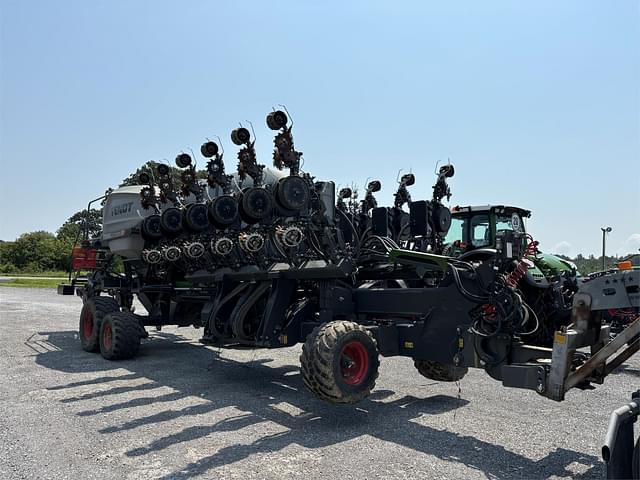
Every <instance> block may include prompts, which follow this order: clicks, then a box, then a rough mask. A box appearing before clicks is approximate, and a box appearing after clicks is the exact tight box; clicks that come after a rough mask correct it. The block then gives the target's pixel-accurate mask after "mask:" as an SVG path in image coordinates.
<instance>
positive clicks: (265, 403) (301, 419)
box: [36, 331, 604, 480]
mask: <svg viewBox="0 0 640 480" xmlns="http://www.w3.org/2000/svg"><path fill="white" fill-rule="evenodd" d="M40 335H43V336H48V342H49V343H51V344H52V345H53V346H55V347H56V349H52V350H51V351H46V352H43V353H40V354H39V355H38V356H37V359H36V361H37V363H38V364H39V365H42V366H44V367H47V368H50V369H55V370H59V371H63V372H69V373H98V374H99V373H100V372H102V371H111V370H113V369H114V368H123V369H126V370H128V371H129V372H130V373H128V374H124V375H122V376H114V375H109V374H104V375H100V376H98V377H97V378H92V379H90V380H86V381H76V382H72V383H69V384H67V385H62V386H57V387H53V388H52V390H63V389H66V388H72V387H78V386H85V385H94V384H95V385H98V384H99V385H101V386H103V387H104V386H105V384H108V383H109V382H112V381H121V380H133V379H144V380H145V381H146V383H144V384H142V385H137V386H128V387H123V386H120V385H118V386H113V387H112V388H107V389H102V390H100V391H95V392H92V393H89V394H85V395H80V396H70V397H67V398H65V399H63V400H61V401H62V402H65V403H72V402H81V401H83V400H87V399H91V398H105V403H106V402H107V401H108V399H109V396H110V395H114V394H116V393H124V392H128V391H131V392H136V393H139V394H140V395H138V396H137V397H136V398H133V399H130V400H127V401H124V402H121V403H110V404H105V405H104V406H101V407H100V408H98V409H94V410H85V411H81V412H79V413H78V415H80V416H93V415H100V414H102V413H106V412H116V411H118V410H120V409H126V408H130V407H134V406H142V405H153V406H154V407H155V411H154V413H153V414H151V415H148V416H144V417H141V418H136V419H133V420H129V421H125V422H123V423H118V424H114V425H109V426H106V427H104V428H103V429H101V430H100V433H102V434H115V433H117V432H122V431H127V430H132V429H136V428H141V427H145V426H149V425H158V424H161V423H162V422H167V421H170V420H174V419H177V418H185V417H188V416H197V415H203V414H207V413H210V412H213V411H215V410H218V409H222V408H226V407H235V408H236V409H237V410H239V411H240V412H241V413H240V414H238V415H236V416H233V417H230V418H225V419H224V420H222V421H219V422H217V423H215V424H212V425H203V426H202V425H198V426H196V427H194V426H190V427H187V428H184V429H182V430H178V431H176V430H175V429H174V430H173V431H171V430H169V432H168V434H166V435H164V436H160V438H155V439H153V440H151V441H150V442H149V443H148V444H147V445H145V446H143V447H137V448H133V449H131V450H129V451H127V452H126V455H127V456H129V457H141V456H144V455H147V454H152V453H158V452H162V450H164V449H167V448H169V447H171V446H172V445H176V444H179V443H182V442H186V441H192V440H194V439H201V438H204V437H207V436H208V435H210V434H212V433H214V432H227V431H234V430H239V429H242V428H245V427H247V426H250V425H253V424H258V423H261V422H266V421H269V422H273V423H275V424H277V425H278V426H280V428H281V429H282V430H285V431H283V432H281V433H276V434H271V435H265V436H262V437H261V438H259V439H258V440H256V441H254V442H253V443H249V444H232V445H228V446H224V447H222V448H221V449H220V450H218V451H217V452H216V453H215V454H214V455H211V456H208V457H205V458H202V459H200V460H198V461H195V462H192V463H190V464H188V465H187V466H186V467H185V468H183V469H181V470H179V471H176V472H173V473H171V474H170V475H167V476H166V477H163V478H165V479H167V480H168V479H188V478H192V477H196V476H199V475H202V474H204V473H206V472H207V471H209V470H211V469H213V468H216V467H220V466H222V465H227V464H231V463H233V462H237V461H240V460H243V459H245V458H247V457H249V456H251V455H253V454H256V453H261V454H264V453H268V452H277V451H280V450H282V449H284V448H286V447H288V446H290V445H293V444H296V445H301V446H303V447H305V448H309V449H315V448H322V447H327V446H330V445H335V444H339V443H341V442H345V441H349V440H352V439H357V438H358V437H361V436H364V435H369V436H373V437H376V438H378V439H381V440H384V441H386V442H393V443H395V444H398V445H401V446H404V447H406V448H410V449H413V450H416V451H418V452H423V453H425V454H429V455H434V456H436V457H437V458H440V459H442V460H446V461H449V462H457V463H460V464H464V465H467V466H469V467H472V468H474V469H477V470H479V471H482V472H484V474H485V475H486V476H487V477H488V478H525V477H526V478H532V477H533V478H547V477H551V476H560V477H571V478H603V477H604V465H603V464H602V463H601V462H600V461H599V459H598V458H597V457H595V456H591V455H584V454H582V453H580V452H576V451H573V450H567V449H563V448H557V449H556V450H554V451H553V452H551V453H550V454H549V455H547V456H546V457H544V458H541V459H539V460H532V459H530V458H528V457H525V456H523V455H520V454H518V453H515V452H512V451H509V450H506V449H505V448H504V447H501V446H499V445H494V444H491V443H487V442H484V441H482V440H479V439H477V438H475V437H473V436H463V435H459V434H457V433H455V432H451V431H447V430H438V429H435V428H431V427H429V426H426V425H422V424H420V423H417V422H416V421H415V420H416V419H418V418H420V417H421V416H423V415H438V414H442V413H445V412H448V411H452V410H455V409H456V408H459V407H461V406H464V405H466V404H467V403H468V402H467V401H466V400H461V399H457V398H455V397H451V396H446V395H434V396H431V397H427V398H416V397H412V396H405V397H403V398H401V399H398V400H394V401H385V399H386V398H387V397H389V396H390V395H392V394H393V392H390V391H387V390H376V391H374V392H373V394H372V395H371V397H370V398H369V399H367V400H365V401H363V402H361V403H359V404H357V405H355V406H353V405H352V406H340V405H329V404H326V403H324V402H322V401H320V400H317V399H316V398H314V397H312V396H311V395H310V394H309V393H308V392H307V391H306V390H305V388H304V386H303V383H302V379H301V378H300V375H299V374H298V366H297V365H296V366H294V365H286V366H280V367H270V366H268V365H267V364H268V363H269V362H271V361H272V360H271V359H265V358H262V359H259V360H256V361H251V362H247V363H241V362H237V361H234V360H230V359H226V358H223V357H221V356H220V355H219V354H218V353H217V352H215V351H212V350H211V349H208V348H204V347H201V346H197V345H193V344H192V343H189V342H186V341H184V339H183V338H182V337H180V336H176V335H172V334H161V335H157V334H154V335H153V337H152V339H151V340H150V341H148V342H146V343H144V344H143V347H142V348H141V354H140V356H139V357H137V358H136V359H134V360H131V361H123V362H117V363H114V362H107V361H105V360H103V359H102V357H101V356H100V355H92V354H88V353H85V352H83V351H82V350H81V349H80V348H79V345H78V340H77V336H76V333H75V332H73V331H63V332H40ZM161 386H162V387H170V388H171V389H173V391H172V392H171V393H167V394H162V395H152V394H146V390H149V389H153V388H158V387H161ZM186 397H198V398H199V399H202V400H205V402H206V403H202V404H198V405H192V406H188V407H185V408H182V409H180V410H176V409H172V408H171V403H170V402H174V401H177V400H181V399H184V398H186ZM283 405H284V406H286V407H288V409H287V408H284V409H283V407H282V406H283ZM163 406H165V407H164V409H163ZM147 431H148V430H147ZM572 464H573V465H574V466H575V464H579V465H580V466H581V469H582V470H585V471H584V472H583V473H582V474H579V475H576V473H575V471H573V470H569V466H570V465H572Z"/></svg>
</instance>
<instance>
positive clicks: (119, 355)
mask: <svg viewBox="0 0 640 480" xmlns="http://www.w3.org/2000/svg"><path fill="white" fill-rule="evenodd" d="M142 330H143V329H142V328H141V326H140V322H139V320H138V318H137V317H136V316H135V315H134V314H132V313H130V312H113V313H110V314H108V315H106V316H105V317H104V319H103V320H102V324H101V325H100V353H101V354H102V356H103V357H104V358H106V359H107V360H126V359H128V358H133V357H135V356H136V354H137V353H138V350H139V349H140V337H141V336H142Z"/></svg>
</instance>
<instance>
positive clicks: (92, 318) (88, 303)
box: [78, 297, 120, 352]
mask: <svg viewBox="0 0 640 480" xmlns="http://www.w3.org/2000/svg"><path fill="white" fill-rule="evenodd" d="M119 310H120V305H119V304H118V302H116V301H115V300H114V299H113V298H111V297H90V298H87V299H86V300H85V302H84V305H83V306H82V310H81V311H80V325H79V326H78V333H79V337H80V345H82V349H83V350H84V351H86V352H97V351H98V350H100V342H99V341H98V339H99V337H100V324H101V323H102V319H103V318H104V316H105V315H107V314H109V313H112V312H117V311H119Z"/></svg>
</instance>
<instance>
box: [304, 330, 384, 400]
mask: <svg viewBox="0 0 640 480" xmlns="http://www.w3.org/2000/svg"><path fill="white" fill-rule="evenodd" d="M300 364H301V370H302V378H303V380H304V383H305V385H306V386H307V388H308V389H309V390H311V392H312V393H314V394H315V395H316V396H317V397H319V398H320V399H322V400H325V401H327V402H330V403H356V402H359V401H361V400H363V399H365V398H366V397H368V396H369V394H370V393H371V390H372V389H373V387H374V386H375V383H376V378H378V367H379V365H380V361H379V359H378V348H377V345H376V341H375V340H374V338H373V335H371V332H369V331H368V330H367V329H366V328H365V327H363V326H362V325H360V324H357V323H354V322H349V321H345V320H335V321H332V322H328V323H325V324H323V325H320V326H319V327H317V328H316V329H315V330H313V332H312V333H311V334H310V335H309V336H308V337H307V340H306V342H305V344H304V345H303V347H302V355H301V356H300Z"/></svg>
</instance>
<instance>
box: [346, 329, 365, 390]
mask: <svg viewBox="0 0 640 480" xmlns="http://www.w3.org/2000/svg"><path fill="white" fill-rule="evenodd" d="M368 371H369V354H368V352H367V349H366V348H365V347H364V345H363V344H362V342H359V341H356V340H354V341H352V342H349V343H347V344H346V345H345V346H344V347H343V348H342V352H340V373H341V374H342V380H343V381H344V383H346V384H347V385H358V384H360V383H362V382H363V380H364V378H365V377H366V376H367V372H368Z"/></svg>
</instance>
